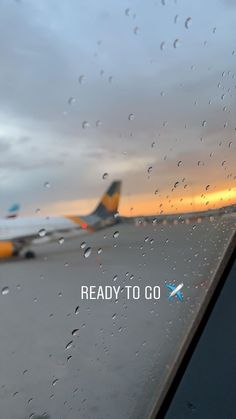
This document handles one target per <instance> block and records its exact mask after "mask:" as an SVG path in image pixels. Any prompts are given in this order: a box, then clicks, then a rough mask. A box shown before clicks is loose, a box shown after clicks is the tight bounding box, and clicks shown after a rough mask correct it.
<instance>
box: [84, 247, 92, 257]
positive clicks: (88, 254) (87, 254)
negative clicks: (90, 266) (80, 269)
mask: <svg viewBox="0 0 236 419" xmlns="http://www.w3.org/2000/svg"><path fill="white" fill-rule="evenodd" d="M91 252H92V249H91V247H87V249H85V251H84V257H85V259H87V258H88V257H89V256H90V255H91Z"/></svg>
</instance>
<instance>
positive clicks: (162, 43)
mask: <svg viewBox="0 0 236 419" xmlns="http://www.w3.org/2000/svg"><path fill="white" fill-rule="evenodd" d="M165 47H166V43H165V42H164V41H163V42H161V44H160V49H161V50H162V51H163V50H164V49H165Z"/></svg>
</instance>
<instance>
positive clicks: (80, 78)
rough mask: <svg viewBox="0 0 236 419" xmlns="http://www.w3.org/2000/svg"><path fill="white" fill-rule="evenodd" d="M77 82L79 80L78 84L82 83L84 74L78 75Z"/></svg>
mask: <svg viewBox="0 0 236 419" xmlns="http://www.w3.org/2000/svg"><path fill="white" fill-rule="evenodd" d="M78 82H79V84H82V83H84V82H85V75H84V74H81V76H79V78H78Z"/></svg>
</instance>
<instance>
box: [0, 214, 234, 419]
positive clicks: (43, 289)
mask: <svg viewBox="0 0 236 419" xmlns="http://www.w3.org/2000/svg"><path fill="white" fill-rule="evenodd" d="M117 231H118V233H117ZM233 231H235V218H233V217H230V216H228V217H222V218H221V217H217V218H215V219H212V218H211V219H209V218H205V219H202V220H195V221H190V222H189V223H186V222H184V223H182V222H181V223H177V222H176V223H173V222H171V223H167V224H166V223H164V224H163V223H161V224H148V225H144V226H143V225H142V226H134V225H131V224H127V225H126V224H120V225H118V226H116V227H111V228H109V229H106V230H103V231H100V232H97V233H94V234H90V235H88V236H85V237H80V236H79V237H78V238H75V239H71V240H66V239H65V240H64V242H63V240H60V241H58V242H57V243H52V244H44V245H41V246H37V247H36V246H35V248H34V250H35V251H36V253H37V257H36V259H33V260H25V259H23V258H19V259H14V260H7V261H4V262H1V265H0V280H1V289H2V294H0V324H1V327H0V417H1V418H4V419H24V418H29V417H31V418H35V419H36V418H39V417H44V418H50V419H78V418H82V419H90V418H91V419H92V418H93V419H104V418H106V419H107V418H109V419H110V418H112V419H123V418H131V419H133V418H135V419H139V418H144V417H146V416H148V414H149V413H150V410H151V408H152V407H153V404H154V402H155V400H156V399H157V398H158V397H159V396H160V394H161V391H162V390H163V386H164V385H165V383H166V382H167V380H168V377H169V374H170V372H171V370H172V368H173V366H174V364H175V361H176V357H177V355H178V354H179V352H180V351H181V349H182V346H183V342H184V340H185V338H186V336H187V335H188V333H189V331H190V330H191V326H192V324H193V321H194V319H195V317H196V314H197V313H198V310H199V308H200V307H201V306H202V304H203V302H204V299H205V297H206V295H207V292H208V289H209V286H210V285H211V283H212V280H213V277H214V274H215V271H216V269H217V266H218V264H219V262H220V260H221V258H222V255H223V253H224V251H225V249H226V248H227V246H228V244H229V240H230V238H231V237H232V233H233ZM83 242H85V244H82V243H83ZM81 244H82V247H81ZM88 248H90V249H88ZM167 283H170V284H174V285H178V284H180V283H183V284H184V286H183V288H182V291H183V297H184V300H183V301H182V302H181V301H179V300H178V298H177V297H174V298H173V299H172V300H169V299H168V294H169V291H168V289H167V288H166V284H167ZM82 286H87V287H91V286H93V287H94V288H93V289H92V290H96V291H97V289H98V287H101V289H103V290H105V287H120V288H119V295H118V298H116V297H117V295H115V294H113V295H112V298H110V299H104V298H95V299H91V298H89V299H87V298H83V299H82V297H81V287H82ZM133 286H135V287H137V288H136V290H138V289H139V292H140V296H139V298H136V296H137V295H136V294H134V295H133V288H132V287H133ZM127 287H130V288H129V289H130V298H129V299H128V298H127ZM146 287H150V288H148V289H149V291H150V292H151V291H152V290H153V287H159V290H160V295H159V298H156V299H155V298H151V299H147V298H145V289H146ZM4 290H5V291H4ZM93 295H96V294H93ZM150 295H151V294H150V293H149V297H150ZM152 296H153V295H152ZM134 297H135V298H134ZM44 414H45V416H43V415H44ZM31 415H32V416H31Z"/></svg>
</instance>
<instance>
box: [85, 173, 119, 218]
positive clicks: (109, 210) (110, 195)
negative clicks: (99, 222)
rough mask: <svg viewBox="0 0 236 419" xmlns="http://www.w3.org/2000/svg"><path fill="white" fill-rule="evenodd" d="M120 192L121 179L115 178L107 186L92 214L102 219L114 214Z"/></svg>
mask: <svg viewBox="0 0 236 419" xmlns="http://www.w3.org/2000/svg"><path fill="white" fill-rule="evenodd" d="M120 193H121V181H120V180H116V181H114V182H112V184H111V185H110V186H109V188H108V189H107V191H106V192H105V194H104V195H103V196H102V199H101V200H100V202H99V204H98V206H97V207H96V208H95V210H94V211H93V213H92V214H93V215H96V216H98V217H100V218H102V219H104V218H107V217H109V216H111V215H114V214H116V213H117V210H118V206H119V200H120Z"/></svg>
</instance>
